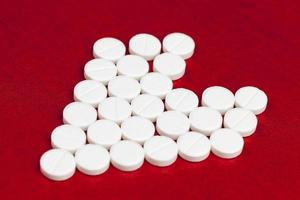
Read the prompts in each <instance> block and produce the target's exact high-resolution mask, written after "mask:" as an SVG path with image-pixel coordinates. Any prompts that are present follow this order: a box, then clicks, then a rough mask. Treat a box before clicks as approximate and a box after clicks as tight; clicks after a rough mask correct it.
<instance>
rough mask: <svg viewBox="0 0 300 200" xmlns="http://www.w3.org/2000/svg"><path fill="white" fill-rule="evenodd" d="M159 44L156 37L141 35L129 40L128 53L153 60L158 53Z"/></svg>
mask: <svg viewBox="0 0 300 200" xmlns="http://www.w3.org/2000/svg"><path fill="white" fill-rule="evenodd" d="M160 50H161V44H160V41H159V39H157V37H155V36H153V35H150V34H146V33H141V34H137V35H135V36H133V37H132V38H131V39H130V40H129V53H130V54H134V55H139V56H141V57H143V58H145V59H146V60H153V58H154V57H155V56H157V55H158V54H159V53H160Z"/></svg>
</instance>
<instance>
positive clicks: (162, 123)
mask: <svg viewBox="0 0 300 200" xmlns="http://www.w3.org/2000/svg"><path fill="white" fill-rule="evenodd" d="M189 129H190V121H189V119H188V118H187V116H186V115H185V114H183V113H181V112H178V111H167V112H164V113H162V114H161V115H159V116H158V118H157V120H156V130H157V132H158V133H159V134H160V135H164V136H167V137H170V138H172V139H173V140H176V139H177V138H178V137H179V136H180V135H182V134H184V133H186V132H188V131H189Z"/></svg>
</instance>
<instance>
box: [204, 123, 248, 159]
mask: <svg viewBox="0 0 300 200" xmlns="http://www.w3.org/2000/svg"><path fill="white" fill-rule="evenodd" d="M210 143H211V150H212V152H213V153H214V154H215V155H216V156H219V157H221V158H226V159H229V158H234V157H237V156H239V155H240V154H241V152H242V150H243V147H244V140H243V138H242V136H241V135H240V134H239V133H238V132H236V131H234V130H232V129H228V128H222V129H218V130H216V131H214V132H213V133H212V134H211V136H210Z"/></svg>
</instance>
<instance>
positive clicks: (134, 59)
mask: <svg viewBox="0 0 300 200" xmlns="http://www.w3.org/2000/svg"><path fill="white" fill-rule="evenodd" d="M117 69H118V74H119V75H125V76H128V77H131V78H134V79H137V80H140V79H141V78H142V76H144V75H145V74H147V73H148V71H149V64H148V62H147V60H145V59H144V58H143V57H140V56H136V55H126V56H124V57H123V58H121V59H120V60H119V61H118V62H117Z"/></svg>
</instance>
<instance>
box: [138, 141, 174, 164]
mask: <svg viewBox="0 0 300 200" xmlns="http://www.w3.org/2000/svg"><path fill="white" fill-rule="evenodd" d="M144 150H145V158H146V160H147V161H148V162H149V163H150V164H152V165H155V166H158V167H166V166H169V165H171V164H173V163H174V162H175V161H176V159H177V154H178V147H177V144H176V143H175V142H174V141H173V140H172V139H171V138H168V137H165V136H153V137H152V138H150V139H149V140H147V141H146V142H145V144H144Z"/></svg>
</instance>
